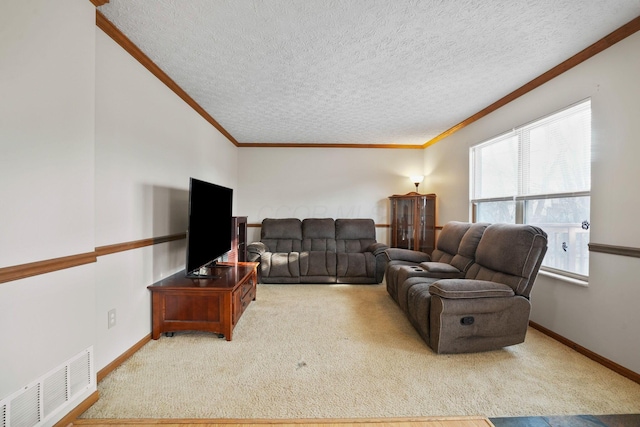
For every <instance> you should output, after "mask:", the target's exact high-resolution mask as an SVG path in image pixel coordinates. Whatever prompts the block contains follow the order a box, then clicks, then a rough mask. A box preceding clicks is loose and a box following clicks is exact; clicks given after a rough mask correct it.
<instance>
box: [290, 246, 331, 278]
mask: <svg viewBox="0 0 640 427" xmlns="http://www.w3.org/2000/svg"><path fill="white" fill-rule="evenodd" d="M299 262H300V276H335V275H336V271H337V270H336V253H335V252H327V251H303V252H300V260H299Z"/></svg>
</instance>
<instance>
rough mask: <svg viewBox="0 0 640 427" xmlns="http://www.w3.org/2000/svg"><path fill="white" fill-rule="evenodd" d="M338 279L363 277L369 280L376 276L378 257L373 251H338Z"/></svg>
mask: <svg viewBox="0 0 640 427" xmlns="http://www.w3.org/2000/svg"><path fill="white" fill-rule="evenodd" d="M337 261H338V264H337V269H338V279H340V278H347V277H349V278H358V277H360V278H362V279H363V280H365V279H366V280H367V281H368V280H369V279H372V278H375V276H376V257H375V256H374V255H373V254H372V253H371V252H364V253H338V254H337Z"/></svg>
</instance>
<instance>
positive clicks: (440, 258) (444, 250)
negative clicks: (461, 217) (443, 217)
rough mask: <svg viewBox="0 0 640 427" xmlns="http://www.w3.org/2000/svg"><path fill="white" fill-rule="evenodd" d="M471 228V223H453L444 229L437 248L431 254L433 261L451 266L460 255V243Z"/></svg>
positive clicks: (446, 225) (449, 223) (447, 224)
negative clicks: (455, 257)
mask: <svg viewBox="0 0 640 427" xmlns="http://www.w3.org/2000/svg"><path fill="white" fill-rule="evenodd" d="M469 227H471V223H469V222H458V221H451V222H448V223H446V224H445V225H444V226H443V227H442V231H440V234H439V235H438V241H437V242H436V248H435V249H434V250H433V252H432V253H431V261H434V262H445V263H447V264H451V260H452V259H453V257H454V256H455V255H456V254H457V253H458V248H459V247H460V241H461V240H462V238H463V237H464V235H465V233H466V232H467V231H468V230H469Z"/></svg>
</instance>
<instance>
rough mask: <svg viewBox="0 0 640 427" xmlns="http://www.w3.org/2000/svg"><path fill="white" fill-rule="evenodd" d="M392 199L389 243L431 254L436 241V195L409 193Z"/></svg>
mask: <svg viewBox="0 0 640 427" xmlns="http://www.w3.org/2000/svg"><path fill="white" fill-rule="evenodd" d="M389 200H390V201H391V246H392V247H394V248H404V249H412V250H416V251H421V252H426V253H428V254H431V252H432V251H433V249H434V248H435V244H436V195H435V194H419V193H415V192H412V193H408V194H405V195H394V196H391V197H389Z"/></svg>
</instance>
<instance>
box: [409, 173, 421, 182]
mask: <svg viewBox="0 0 640 427" xmlns="http://www.w3.org/2000/svg"><path fill="white" fill-rule="evenodd" d="M409 179H411V182H413V183H414V184H420V183H421V182H422V181H423V180H424V176H423V175H411V176H410V177H409Z"/></svg>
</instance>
